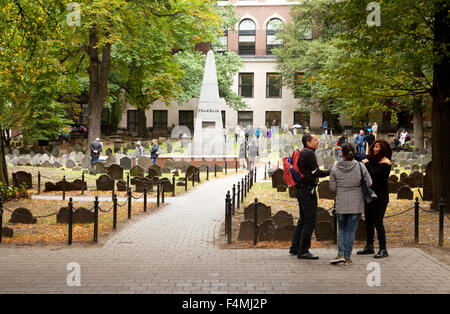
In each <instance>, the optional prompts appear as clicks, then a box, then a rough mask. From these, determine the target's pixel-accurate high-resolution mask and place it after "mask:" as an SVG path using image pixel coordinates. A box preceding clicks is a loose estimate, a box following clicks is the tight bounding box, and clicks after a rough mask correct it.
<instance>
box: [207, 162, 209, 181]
mask: <svg viewBox="0 0 450 314" xmlns="http://www.w3.org/2000/svg"><path fill="white" fill-rule="evenodd" d="M206 180H207V181H209V165H206Z"/></svg>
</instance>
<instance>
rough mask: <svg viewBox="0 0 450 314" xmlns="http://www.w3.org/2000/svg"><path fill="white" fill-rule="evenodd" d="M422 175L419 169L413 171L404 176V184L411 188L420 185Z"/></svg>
mask: <svg viewBox="0 0 450 314" xmlns="http://www.w3.org/2000/svg"><path fill="white" fill-rule="evenodd" d="M422 181H423V175H422V174H421V173H420V172H419V171H413V172H411V174H410V175H409V176H408V177H407V178H406V184H407V185H408V186H410V187H411V188H417V187H422V185H423V182H422Z"/></svg>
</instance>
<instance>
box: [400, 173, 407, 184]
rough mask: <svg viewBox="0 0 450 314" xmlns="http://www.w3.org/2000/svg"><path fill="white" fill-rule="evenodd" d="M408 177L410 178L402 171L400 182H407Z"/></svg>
mask: <svg viewBox="0 0 450 314" xmlns="http://www.w3.org/2000/svg"><path fill="white" fill-rule="evenodd" d="M406 178H408V175H407V174H406V173H405V172H402V173H401V174H400V182H401V183H403V184H406Z"/></svg>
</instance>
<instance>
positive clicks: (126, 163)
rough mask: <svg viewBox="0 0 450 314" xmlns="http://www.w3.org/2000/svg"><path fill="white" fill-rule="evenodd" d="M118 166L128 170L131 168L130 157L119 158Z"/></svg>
mask: <svg viewBox="0 0 450 314" xmlns="http://www.w3.org/2000/svg"><path fill="white" fill-rule="evenodd" d="M120 166H121V167H122V168H123V169H125V170H130V169H131V159H130V158H128V157H123V158H121V159H120Z"/></svg>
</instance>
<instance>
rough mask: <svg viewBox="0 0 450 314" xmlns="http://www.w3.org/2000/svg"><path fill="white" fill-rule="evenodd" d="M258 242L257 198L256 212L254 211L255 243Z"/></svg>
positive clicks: (256, 200) (256, 201) (256, 203)
mask: <svg viewBox="0 0 450 314" xmlns="http://www.w3.org/2000/svg"><path fill="white" fill-rule="evenodd" d="M257 242H258V199H257V198H255V204H254V212H253V245H256V243H257Z"/></svg>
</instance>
